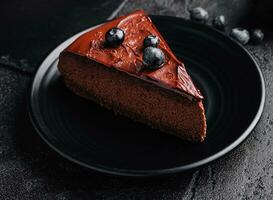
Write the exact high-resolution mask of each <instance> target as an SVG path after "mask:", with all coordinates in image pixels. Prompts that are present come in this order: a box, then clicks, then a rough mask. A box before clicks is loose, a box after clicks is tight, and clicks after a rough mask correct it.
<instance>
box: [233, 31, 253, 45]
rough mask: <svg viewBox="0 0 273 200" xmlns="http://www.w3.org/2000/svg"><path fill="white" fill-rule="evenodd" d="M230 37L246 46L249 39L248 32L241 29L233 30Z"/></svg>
mask: <svg viewBox="0 0 273 200" xmlns="http://www.w3.org/2000/svg"><path fill="white" fill-rule="evenodd" d="M230 36H231V37H232V38H234V39H235V40H237V41H238V42H240V43H241V44H243V45H246V44H247V43H248V42H249V39H250V36H249V32H248V31H247V30H246V29H243V28H233V29H232V30H231V33H230Z"/></svg>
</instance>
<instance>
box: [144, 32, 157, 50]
mask: <svg viewBox="0 0 273 200" xmlns="http://www.w3.org/2000/svg"><path fill="white" fill-rule="evenodd" d="M158 45H159V38H158V37H157V36H155V35H148V36H147V37H146V38H145V39H144V41H143V46H144V48H146V47H157V46H158Z"/></svg>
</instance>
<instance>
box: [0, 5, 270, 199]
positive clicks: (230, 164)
mask: <svg viewBox="0 0 273 200" xmlns="http://www.w3.org/2000/svg"><path fill="white" fill-rule="evenodd" d="M198 2H202V3H201V4H199V3H198ZM225 2H226V3H225ZM231 2H232V3H231ZM238 2H239V1H235V0H234V1H212V0H211V1H209V0H205V1H197V0H191V1H190V0H189V1H179V0H156V1H146V0H135V1H128V2H127V3H126V4H125V6H124V7H123V9H122V11H121V12H120V14H122V13H127V12H130V11H132V10H135V9H139V8H144V9H145V10H146V11H147V12H149V13H150V14H162V15H166V14H167V15H173V16H178V17H185V18H188V14H189V13H188V8H191V7H194V6H197V5H198V6H199V5H201V6H203V7H204V8H207V9H208V10H209V12H210V13H211V15H215V14H216V13H218V12H220V13H223V14H225V15H227V19H230V22H231V23H230V27H233V26H237V25H240V24H241V23H242V22H243V21H245V19H246V17H245V16H247V15H248V13H250V12H251V10H250V8H251V5H250V4H248V3H249V2H250V1H247V0H242V1H240V4H239V3H238ZM73 5H74V4H73ZM10 6H11V7H12V5H10ZM75 7H77V8H78V10H80V11H81V12H83V13H84V14H83V15H84V16H89V12H88V9H86V8H84V7H85V6H79V5H78V4H76V3H75ZM76 10H77V9H76ZM75 12H76V11H75ZM45 16H46V15H45ZM70 17H71V16H70ZM72 18H73V17H72ZM69 19H71V18H69ZM76 19H79V18H77V17H75V18H74V21H73V20H72V21H73V22H67V23H66V25H67V26H68V25H69V24H75V27H76V28H74V29H73V30H70V28H64V29H61V28H60V29H58V30H56V32H55V33H54V34H53V35H55V36H52V37H50V38H49V40H50V41H51V42H50V41H49V40H46V39H42V41H41V42H40V43H39V42H37V41H39V38H37V37H36V35H35V34H33V35H32V37H31V38H36V39H37V40H35V39H33V40H32V39H30V40H28V42H25V40H23V39H22V41H21V42H22V44H24V45H22V46H21V47H20V48H21V49H20V48H19V49H16V45H15V44H11V46H10V47H8V45H7V46H5V45H4V46H2V47H3V48H2V47H1V50H0V52H1V53H0V57H2V56H4V55H9V56H10V57H9V60H8V61H7V57H2V58H1V59H0V199H272V198H273V190H272V188H273V157H272V155H273V100H272V99H273V60H272V57H273V37H272V34H271V35H270V33H266V40H265V41H264V42H263V43H262V44H260V45H258V46H250V45H249V46H247V48H248V49H249V51H250V52H251V53H252V54H253V55H254V57H255V58H256V60H257V62H258V63H259V64H260V66H261V69H262V71H263V74H264V77H265V81H266V104H265V111H264V113H263V115H262V118H261V120H260V122H259V124H258V125H257V127H256V128H255V130H254V131H253V133H252V134H251V135H250V137H249V138H248V139H247V140H246V141H245V142H244V143H243V144H242V145H241V146H240V147H239V148H238V149H236V150H235V151H233V152H232V153H231V154H229V155H228V156H226V157H224V158H222V159H220V160H218V161H216V162H215V163H213V164H211V165H209V166H207V167H204V168H202V169H200V170H197V171H195V172H193V173H192V174H186V175H175V176H171V177H165V178H160V179H158V178H157V179H126V178H119V177H111V176H105V175H102V174H97V173H93V172H90V171H86V170H84V169H82V168H80V167H78V166H76V165H74V164H72V163H70V162H68V161H66V160H65V159H63V158H61V157H60V156H58V155H57V154H56V153H54V152H53V151H52V150H50V149H49V147H48V146H47V145H46V144H44V142H43V141H42V140H41V139H40V138H39V137H38V135H37V134H36V133H35V131H34V130H33V128H32V126H31V124H30V122H29V119H28V116H27V110H26V104H27V102H26V99H27V95H28V92H29V84H30V83H31V79H32V77H33V69H34V68H35V67H36V64H37V63H39V62H40V61H41V59H42V58H43V56H45V54H46V53H47V52H48V51H50V49H51V48H54V45H56V44H57V43H59V42H61V40H63V39H65V38H66V37H68V36H70V35H71V34H73V33H75V32H77V31H79V30H80V29H82V28H85V27H88V26H89V25H90V24H89V23H87V21H88V20H87V21H84V20H83V21H80V22H78V23H77V20H76ZM33 23H35V21H33ZM51 23H52V27H56V26H58V23H61V19H57V18H56V16H55V17H53V18H52V22H51ZM92 23H93V22H92ZM52 27H51V28H50V27H49V29H51V30H52ZM26 29H29V27H28V26H26ZM1 31H2V30H1ZM14 32H15V31H14ZM29 32H31V31H29ZM5 34H6V33H5ZM47 34H48V33H47ZM56 35H58V37H57V38H58V39H56ZM31 41H33V42H31ZM1 42H2V41H1ZM36 42H37V44H33V43H36ZM27 47H29V51H25V52H24V51H23V50H22V49H26V48H27ZM34 51H36V53H37V54H33V55H32V54H28V52H29V53H30V52H34ZM32 56H33V58H32ZM11 58H15V59H16V60H15V61H14V60H12V59H11ZM234 62H236V61H234Z"/></svg>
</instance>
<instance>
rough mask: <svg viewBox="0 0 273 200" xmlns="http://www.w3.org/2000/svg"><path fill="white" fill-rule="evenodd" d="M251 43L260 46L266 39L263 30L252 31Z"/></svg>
mask: <svg viewBox="0 0 273 200" xmlns="http://www.w3.org/2000/svg"><path fill="white" fill-rule="evenodd" d="M250 35H251V42H252V43H254V44H259V43H261V42H262V41H263V39H264V33H263V31H262V30H261V29H254V30H252V31H251V34H250Z"/></svg>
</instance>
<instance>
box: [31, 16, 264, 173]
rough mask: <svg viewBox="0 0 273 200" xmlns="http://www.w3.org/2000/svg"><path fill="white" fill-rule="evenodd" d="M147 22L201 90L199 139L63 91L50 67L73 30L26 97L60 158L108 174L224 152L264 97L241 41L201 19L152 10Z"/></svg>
mask: <svg viewBox="0 0 273 200" xmlns="http://www.w3.org/2000/svg"><path fill="white" fill-rule="evenodd" d="M152 20H153V22H154V23H155V24H156V26H157V27H158V29H159V30H160V32H161V33H162V35H163V36H164V37H165V39H166V40H167V42H168V43H169V44H170V46H171V48H172V49H173V51H174V52H175V54H176V55H177V56H178V57H179V58H181V59H182V60H183V61H184V62H185V64H186V67H187V70H188V72H189V74H190V75H191V77H192V78H193V80H194V82H195V83H196V85H197V86H198V88H199V89H200V90H201V92H202V93H203V95H204V96H205V100H204V103H205V109H206V116H207V124H208V132H207V138H206V140H205V142H204V143H202V144H198V143H189V142H185V141H182V140H180V139H178V138H176V137H174V136H171V135H168V134H165V133H161V132H159V131H157V130H152V129H151V128H149V127H147V126H145V125H142V124H139V123H135V122H133V121H131V120H130V119H127V118H124V117H117V116H115V115H114V114H113V113H112V112H110V111H108V110H106V109H104V108H102V107H100V106H98V105H97V104H95V103H93V102H91V101H88V100H85V99H83V98H81V97H78V96H76V95H74V94H73V93H71V92H70V91H68V90H67V89H66V87H65V86H64V84H63V82H62V80H61V78H60V74H59V72H58V70H57V67H56V66H57V63H58V55H59V53H60V52H61V51H62V50H63V49H64V48H65V47H67V45H69V44H70V43H71V42H72V41H73V40H74V39H75V38H76V37H77V36H78V35H79V34H78V35H75V36H73V37H72V38H70V39H68V40H66V41H65V42H64V43H62V44H61V45H60V46H58V47H57V48H56V49H55V50H54V51H52V53H51V54H50V55H49V56H48V57H47V58H46V59H45V61H44V62H43V63H42V64H41V66H40V68H39V69H38V71H37V74H36V76H35V79H34V81H33V85H32V91H31V96H30V104H29V111H30V116H31V119H32V121H33V125H34V126H35V127H36V129H37V132H38V133H39V134H40V136H41V137H42V138H43V139H44V140H45V142H46V143H47V144H48V145H49V146H51V147H52V148H53V149H54V150H56V151H57V152H58V153H60V154H61V155H62V156H64V157H66V158H68V159H69V160H71V161H73V162H76V163H78V164H80V165H82V166H85V167H88V168H90V169H94V170H97V171H100V172H105V173H110V174H117V175H125V176H152V175H161V174H169V173H175V172H181V171H185V170H189V169H194V168H196V167H200V166H202V165H204V164H207V163H209V162H211V161H213V160H215V159H217V158H219V157H221V156H223V155H225V154H226V153H228V152H230V151H231V150H232V149H234V148H235V147H236V146H238V145H239V144H240V143H241V142H242V141H243V140H244V139H245V138H246V137H247V136H248V135H249V134H250V132H251V131H252V129H253V128H254V127H255V125H256V124H257V122H258V120H259V118H260V116H261V113H262V110H263V105H264V100H265V87H264V80H263V77H262V74H261V71H260V69H259V67H258V66H257V63H256V62H255V61H254V60H253V58H252V57H251V55H250V54H249V53H248V52H247V51H246V50H245V49H244V48H243V47H242V46H240V45H239V44H237V43H236V42H235V41H233V40H231V39H229V38H228V37H226V36H224V35H223V34H222V33H220V32H218V31H216V30H213V29H212V28H210V27H207V26H205V25H201V24H197V23H193V22H191V21H185V20H183V19H179V18H173V17H165V16H162V17H159V16H153V17H152ZM80 34H81V33H80Z"/></svg>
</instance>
